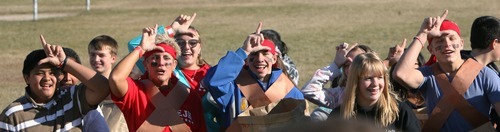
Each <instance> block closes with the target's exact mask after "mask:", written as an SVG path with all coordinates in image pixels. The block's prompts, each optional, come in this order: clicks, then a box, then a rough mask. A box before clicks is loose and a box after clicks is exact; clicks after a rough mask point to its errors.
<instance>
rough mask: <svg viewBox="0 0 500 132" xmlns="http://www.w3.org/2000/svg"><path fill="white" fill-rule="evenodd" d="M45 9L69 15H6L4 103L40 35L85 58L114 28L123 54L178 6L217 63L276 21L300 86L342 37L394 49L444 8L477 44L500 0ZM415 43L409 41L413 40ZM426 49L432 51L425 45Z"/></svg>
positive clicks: (153, 3)
mask: <svg viewBox="0 0 500 132" xmlns="http://www.w3.org/2000/svg"><path fill="white" fill-rule="evenodd" d="M38 2H39V5H38V8H39V15H40V16H43V15H50V14H64V17H53V18H44V19H39V20H37V21H32V20H31V19H28V20H17V21H13V20H3V19H1V20H0V39H2V44H1V45H0V59H1V60H2V61H1V63H0V66H1V67H4V68H2V69H1V70H0V72H1V73H2V74H1V75H0V89H1V92H0V100H1V101H0V108H4V107H5V106H6V105H8V104H9V103H10V102H12V101H13V100H14V99H16V98H18V97H19V96H21V95H23V94H24V89H23V88H24V87H25V86H26V85H25V83H24V81H23V78H22V74H21V69H22V65H23V60H24V58H25V56H26V55H27V54H28V53H29V52H30V51H31V50H34V49H39V48H41V45H40V42H39V39H38V35H40V34H43V35H44V36H45V38H46V40H47V42H49V43H51V44H60V45H63V46H66V47H70V48H73V49H75V50H76V51H77V52H78V53H79V55H80V57H81V58H82V61H83V62H84V64H85V65H86V66H89V65H88V55H87V51H86V49H87V44H88V42H89V41H90V40H91V39H92V38H93V37H95V36H98V35H101V34H107V35H111V36H113V37H114V38H115V39H116V40H117V41H118V42H119V43H120V46H121V47H120V50H119V56H120V57H123V56H124V55H126V53H127V52H128V51H127V49H126V43H127V42H128V41H129V40H130V39H131V38H133V37H135V36H137V35H139V34H140V33H141V29H142V28H143V27H146V26H153V25H154V24H155V23H158V24H162V25H167V24H170V22H171V21H172V20H173V19H174V18H175V17H176V16H178V15H179V14H192V13H193V12H197V13H198V17H197V19H196V20H195V22H194V23H193V26H195V27H197V28H198V29H199V30H200V32H201V35H202V39H203V41H204V45H202V46H203V57H204V58H205V59H207V61H208V62H209V63H210V64H212V65H215V64H216V63H217V62H218V60H219V58H221V57H222V56H224V55H225V53H226V52H227V51H228V50H235V49H237V48H238V47H240V46H241V45H242V42H243V40H244V39H245V37H246V36H247V35H248V34H249V33H251V32H253V31H254V30H255V28H256V26H257V24H258V22H259V21H262V22H263V28H264V29H275V30H277V31H278V32H280V33H281V35H282V39H283V40H284V41H285V42H286V43H287V44H288V46H289V47H290V49H291V51H290V52H289V54H290V56H291V57H292V59H293V60H294V61H295V63H296V64H297V67H298V69H299V72H300V84H299V87H301V86H302V85H303V84H304V83H306V82H307V81H308V80H309V79H310V77H311V76H312V74H313V73H314V71H315V70H316V69H318V68H321V67H323V66H326V65H328V64H330V63H331V62H332V60H333V57H334V56H333V55H334V53H335V52H334V47H335V46H336V45H337V44H339V43H341V42H348V43H356V42H357V43H360V44H365V45H368V46H370V47H371V48H373V49H375V50H376V51H377V52H378V53H379V54H380V56H381V58H385V57H386V56H387V52H388V48H389V47H390V46H393V45H395V44H398V43H400V42H401V41H402V40H403V38H408V39H409V41H411V38H412V37H413V36H414V35H415V34H416V33H417V31H418V29H419V27H420V24H421V22H422V20H423V19H424V18H425V17H429V16H437V15H440V14H441V13H442V12H443V11H444V10H445V9H448V10H449V11H450V13H449V15H448V18H449V19H451V20H453V21H456V22H457V23H458V25H459V26H460V27H461V31H462V36H463V39H464V40H465V45H466V46H465V48H466V49H470V46H469V36H470V34H469V33H470V26H471V24H472V21H473V20H474V19H475V18H476V17H479V16H482V15H492V16H497V17H500V8H499V7H500V6H499V5H500V1H499V0H473V1H472V0H442V1H433V0H419V1H415V0H315V1H313V0H252V1H247V0H185V1H181V0H177V1H174V0H162V1H158V0H141V1H137V0H120V1H116V0H94V1H92V3H91V10H90V11H86V10H85V1H84V0H79V1H68V0H39V1H38ZM32 7H33V3H32V1H29V0H2V2H1V3H0V18H2V17H5V16H9V17H14V18H15V17H16V16H21V15H31V13H32V12H33V10H32ZM408 43H409V42H408ZM423 53H424V55H425V56H426V57H427V56H428V52H427V51H426V50H424V51H423Z"/></svg>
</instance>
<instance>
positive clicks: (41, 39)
mask: <svg viewBox="0 0 500 132" xmlns="http://www.w3.org/2000/svg"><path fill="white" fill-rule="evenodd" d="M40 41H41V42H42V46H45V45H46V44H47V42H46V41H45V38H43V35H41V34H40Z"/></svg>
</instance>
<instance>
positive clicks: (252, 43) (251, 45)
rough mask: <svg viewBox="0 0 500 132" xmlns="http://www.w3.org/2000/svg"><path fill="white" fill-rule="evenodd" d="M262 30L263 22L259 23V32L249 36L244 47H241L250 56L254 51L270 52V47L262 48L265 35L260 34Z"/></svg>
mask: <svg viewBox="0 0 500 132" xmlns="http://www.w3.org/2000/svg"><path fill="white" fill-rule="evenodd" d="M261 29H262V22H260V23H259V26H257V30H256V31H255V33H252V34H250V35H248V37H247V39H246V40H245V42H243V46H242V47H241V48H242V49H243V50H244V51H245V52H246V53H247V54H250V53H251V52H254V51H259V50H264V49H266V50H270V49H269V47H265V46H262V45H261V44H262V42H264V35H263V34H261V33H260V30H261Z"/></svg>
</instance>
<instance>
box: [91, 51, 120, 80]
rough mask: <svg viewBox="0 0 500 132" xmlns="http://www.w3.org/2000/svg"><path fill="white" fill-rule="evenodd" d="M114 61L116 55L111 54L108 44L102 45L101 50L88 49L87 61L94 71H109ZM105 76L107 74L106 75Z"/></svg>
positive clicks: (103, 72) (102, 72)
mask: <svg viewBox="0 0 500 132" xmlns="http://www.w3.org/2000/svg"><path fill="white" fill-rule="evenodd" d="M115 61H116V55H112V54H111V50H110V48H109V46H104V47H103V48H102V50H98V49H91V50H89V62H90V66H91V67H92V69H94V71H96V72H98V73H101V74H105V73H108V75H109V73H111V70H112V68H113V64H114V63H115ZM106 76H107V75H106Z"/></svg>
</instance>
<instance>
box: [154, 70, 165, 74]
mask: <svg viewBox="0 0 500 132" xmlns="http://www.w3.org/2000/svg"><path fill="white" fill-rule="evenodd" d="M156 73H158V75H165V70H163V69H158V70H156Z"/></svg>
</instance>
